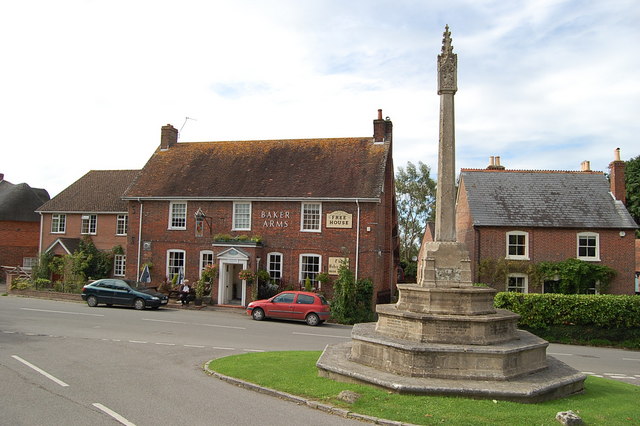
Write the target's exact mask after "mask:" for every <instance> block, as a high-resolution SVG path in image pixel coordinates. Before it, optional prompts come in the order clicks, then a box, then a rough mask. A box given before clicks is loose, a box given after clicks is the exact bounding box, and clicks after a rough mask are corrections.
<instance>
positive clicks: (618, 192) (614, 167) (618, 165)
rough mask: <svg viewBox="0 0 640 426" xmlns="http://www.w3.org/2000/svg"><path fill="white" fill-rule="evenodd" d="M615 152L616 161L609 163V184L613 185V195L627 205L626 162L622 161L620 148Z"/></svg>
mask: <svg viewBox="0 0 640 426" xmlns="http://www.w3.org/2000/svg"><path fill="white" fill-rule="evenodd" d="M613 152H614V160H613V161H612V162H611V163H609V170H611V173H610V174H609V182H610V183H611V193H612V194H613V197H614V198H615V199H616V200H620V201H622V203H623V204H626V202H627V197H626V194H625V188H624V167H625V163H624V161H622V160H620V148H616V149H615V151H613Z"/></svg>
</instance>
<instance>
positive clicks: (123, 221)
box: [116, 214, 129, 235]
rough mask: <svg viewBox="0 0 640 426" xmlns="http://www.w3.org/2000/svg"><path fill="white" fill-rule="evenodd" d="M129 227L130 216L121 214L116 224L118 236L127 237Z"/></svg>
mask: <svg viewBox="0 0 640 426" xmlns="http://www.w3.org/2000/svg"><path fill="white" fill-rule="evenodd" d="M128 225H129V215H126V214H119V215H118V221H117V223H116V234H117V235H127V228H128Z"/></svg>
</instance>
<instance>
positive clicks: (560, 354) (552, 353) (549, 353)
mask: <svg viewBox="0 0 640 426" xmlns="http://www.w3.org/2000/svg"><path fill="white" fill-rule="evenodd" d="M547 355H559V356H573V354H562V353H557V352H555V353H554V352H547Z"/></svg>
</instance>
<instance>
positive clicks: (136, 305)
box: [133, 299, 145, 310]
mask: <svg viewBox="0 0 640 426" xmlns="http://www.w3.org/2000/svg"><path fill="white" fill-rule="evenodd" d="M144 306H145V305H144V300H142V299H136V300H135V302H133V307H134V308H136V309H137V310H140V309H144Z"/></svg>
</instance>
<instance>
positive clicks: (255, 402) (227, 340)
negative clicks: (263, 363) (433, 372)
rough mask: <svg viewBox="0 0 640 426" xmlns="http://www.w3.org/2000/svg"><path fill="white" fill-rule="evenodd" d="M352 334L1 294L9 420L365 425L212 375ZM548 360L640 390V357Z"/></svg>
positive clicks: (221, 315) (581, 355)
mask: <svg viewBox="0 0 640 426" xmlns="http://www.w3.org/2000/svg"><path fill="white" fill-rule="evenodd" d="M350 332H351V328H350V327H346V326H341V325H334V324H324V325H323V326H321V327H308V326H306V325H304V324H303V323H295V322H282V321H263V322H256V321H252V320H251V319H250V318H249V317H248V316H246V315H244V313H243V312H242V311H239V312H238V311H229V310H222V309H220V310H213V311H212V310H208V311H194V310H182V309H161V310H158V311H153V310H145V311H135V310H133V309H127V308H106V307H98V308H89V307H88V306H87V305H86V304H82V303H72V302H61V301H50V300H40V299H28V298H18V297H12V296H8V297H0V389H2V395H3V397H2V398H0V413H2V417H1V418H0V424H12V425H33V424H63V423H64V424H67V425H85V424H97V425H102V424H105V425H107V424H117V422H120V423H122V424H135V425H152V424H153V425H164V424H166V425H169V424H178V423H187V424H192V425H199V424H221V425H227V424H234V425H244V424H252V423H256V422H258V423H261V424H274V425H275V424H287V423H289V424H310V425H334V424H335V425H337V424H340V425H342V424H361V423H360V422H358V423H356V422H355V421H350V420H347V419H344V418H341V417H337V416H333V415H329V414H326V413H323V412H320V411H318V410H313V409H310V408H307V407H304V406H299V405H296V404H294V403H291V402H287V401H283V400H279V399H277V398H273V397H269V396H265V395H262V394H259V393H255V392H251V391H247V390H244V389H241V388H238V387H236V386H233V385H229V384H227V383H224V382H222V381H220V380H217V379H215V378H213V377H209V376H207V375H206V374H204V373H203V371H202V366H203V364H204V363H206V362H207V361H209V360H210V359H213V358H217V357H222V356H227V355H231V354H238V353H246V352H252V351H276V350H322V349H323V348H324V347H325V345H326V344H331V343H337V342H342V341H345V340H346V339H349V338H350V337H349V336H350ZM548 353H549V354H551V355H553V356H555V357H556V358H558V359H560V360H562V361H564V362H566V363H567V364H569V365H572V366H574V367H575V368H577V369H579V370H581V371H585V372H589V374H595V375H601V376H605V377H611V378H614V379H616V380H622V381H625V382H629V383H633V384H640V352H632V351H622V350H614V349H599V348H586V347H577V346H568V345H551V346H550V348H549V350H548ZM119 416H120V417H119Z"/></svg>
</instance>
